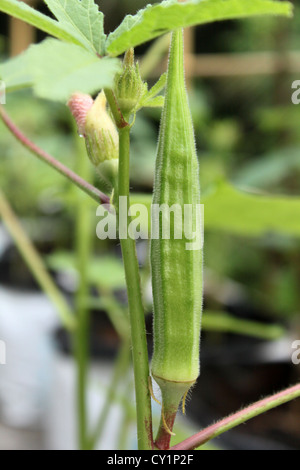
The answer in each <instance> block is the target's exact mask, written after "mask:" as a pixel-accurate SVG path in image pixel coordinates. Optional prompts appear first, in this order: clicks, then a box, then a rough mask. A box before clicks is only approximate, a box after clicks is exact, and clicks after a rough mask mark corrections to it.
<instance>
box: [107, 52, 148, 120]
mask: <svg viewBox="0 0 300 470" xmlns="http://www.w3.org/2000/svg"><path fill="white" fill-rule="evenodd" d="M146 90H147V85H146V84H145V83H144V82H143V80H142V78H141V74H140V69H139V64H138V63H137V62H136V63H134V50H133V49H132V48H131V49H129V50H128V51H127V52H126V54H125V57H124V61H123V72H122V73H121V74H119V75H117V77H116V82H115V95H116V98H117V100H118V103H119V106H120V110H121V112H122V114H125V115H130V114H132V113H133V112H134V111H135V110H136V108H137V107H138V104H139V102H140V100H141V98H142V96H143V95H144V93H145V91H146Z"/></svg>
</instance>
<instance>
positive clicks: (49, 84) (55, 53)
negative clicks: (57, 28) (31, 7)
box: [0, 38, 120, 102]
mask: <svg viewBox="0 0 300 470" xmlns="http://www.w3.org/2000/svg"><path fill="white" fill-rule="evenodd" d="M119 70H120V61H119V60H118V59H112V58H109V57H104V58H102V59H100V58H99V57H98V56H97V55H96V54H94V53H92V52H89V51H87V50H86V49H83V48H82V47H80V46H77V45H75V44H69V43H66V42H62V41H59V40H57V39H54V38H47V39H45V40H44V41H43V42H42V43H40V44H37V45H34V46H31V47H29V49H28V50H27V51H26V52H25V53H23V54H21V55H20V56H18V57H16V58H14V59H12V60H10V61H8V62H6V63H4V64H2V65H0V76H1V78H2V79H3V80H4V81H5V83H6V84H7V89H8V90H10V89H14V88H18V87H21V85H22V80H24V81H23V85H25V84H26V83H27V84H28V82H29V84H30V85H32V86H33V89H34V92H35V94H36V95H37V96H39V97H41V98H46V99H49V100H54V101H63V102H65V101H67V100H68V98H69V97H70V95H71V94H72V93H74V92H76V91H80V92H82V93H90V94H94V93H96V92H98V91H99V90H101V89H102V88H105V87H111V86H112V84H113V81H114V77H115V74H116V73H117V72H118V71H119Z"/></svg>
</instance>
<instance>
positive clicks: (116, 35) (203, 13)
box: [107, 0, 292, 56]
mask: <svg viewBox="0 0 300 470" xmlns="http://www.w3.org/2000/svg"><path fill="white" fill-rule="evenodd" d="M291 13H292V5H291V4H290V3H288V2H277V1H271V0H239V1H238V2H237V1H236V0H226V2H224V0H193V1H190V2H186V3H182V4H180V3H178V2H177V0H166V1H164V2H162V3H160V4H155V5H148V6H147V7H146V8H145V9H144V10H140V11H139V12H138V13H137V14H136V15H135V16H131V15H128V16H126V17H125V19H124V21H123V22H122V23H121V25H120V26H119V27H118V28H117V29H116V30H115V31H114V32H113V33H111V34H110V35H109V36H108V38H107V51H108V53H109V54H111V55H113V56H118V55H120V54H122V53H123V52H125V51H126V50H127V49H129V48H130V47H136V46H138V45H139V44H142V43H144V42H146V41H150V40H151V39H153V38H155V37H158V36H160V35H162V34H165V33H167V32H168V31H172V30H174V29H176V28H185V27H188V26H194V25H197V24H203V23H209V22H213V21H218V20H225V19H235V18H243V17H245V16H251V15H264V14H271V15H272V14H274V15H286V16H290V15H291Z"/></svg>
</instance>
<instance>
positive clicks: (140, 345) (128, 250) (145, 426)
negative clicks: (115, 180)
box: [117, 125, 153, 450]
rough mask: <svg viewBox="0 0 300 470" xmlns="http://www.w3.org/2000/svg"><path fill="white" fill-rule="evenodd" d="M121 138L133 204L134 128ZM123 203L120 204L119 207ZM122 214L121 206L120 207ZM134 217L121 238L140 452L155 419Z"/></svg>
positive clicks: (125, 183) (123, 192) (124, 186)
mask: <svg viewBox="0 0 300 470" xmlns="http://www.w3.org/2000/svg"><path fill="white" fill-rule="evenodd" d="M119 137H120V159H119V184H118V196H119V197H121V196H125V197H126V198H127V205H128V207H130V202H129V158H130V127H129V126H128V125H127V126H125V127H121V128H119ZM118 206H119V203H118V202H117V207H118ZM118 213H119V207H118ZM129 223H130V217H129V215H128V214H126V235H127V238H125V239H121V240H120V241H121V248H122V255H123V261H124V267H125V277H126V285H127V295H128V304H129V316H130V326H131V336H132V339H131V342H132V354H133V369H134V380H135V393H136V408H137V433H138V446H139V449H140V450H147V449H151V448H152V446H153V438H152V416H151V397H150V391H149V387H148V377H149V362H148V351H147V341H146V327H145V315H144V308H143V303H142V294H141V285H140V275H139V265H138V260H137V255H136V246H135V240H132V239H131V238H130V237H129V236H128V225H129Z"/></svg>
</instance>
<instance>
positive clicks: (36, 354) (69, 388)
mask: <svg viewBox="0 0 300 470" xmlns="http://www.w3.org/2000/svg"><path fill="white" fill-rule="evenodd" d="M30 3H31V4H33V3H34V5H35V7H36V8H38V9H39V10H40V11H43V12H44V13H46V12H47V8H46V6H45V5H44V4H43V3H42V2H39V1H38V0H35V1H31V2H30ZM146 3H149V2H145V1H144V0H123V1H122V2H119V1H117V0H109V1H108V0H102V2H101V9H102V11H104V13H105V19H106V21H105V27H106V32H107V33H109V32H110V31H112V30H114V28H115V27H116V26H117V25H118V24H119V22H120V21H121V20H122V18H123V17H124V16H125V14H127V13H133V14H134V13H135V12H136V11H137V10H138V9H139V8H142V7H144V6H145V5H146ZM150 3H154V2H150ZM0 25H1V29H0V31H1V32H0V58H1V61H4V60H6V59H7V58H8V57H11V56H14V55H16V54H19V53H20V52H22V51H23V50H25V49H26V48H27V47H28V46H29V45H30V44H31V43H32V42H36V41H40V40H42V39H43V38H44V36H43V34H42V33H41V32H38V31H36V30H34V28H31V27H30V26H28V25H25V24H23V23H21V22H20V21H18V20H15V19H11V18H9V17H8V16H6V15H4V14H0ZM299 26H300V9H299V8H298V6H297V5H296V10H295V17H294V18H293V19H292V20H285V19H278V18H255V19H251V20H243V21H227V22H220V23H215V24H212V25H206V26H202V27H198V28H193V29H189V30H187V31H186V36H185V45H186V49H185V53H186V80H187V87H188V91H189V94H190V103H191V109H192V113H193V118H194V123H195V136H196V142H197V148H198V153H199V161H200V175H201V187H202V195H203V202H204V204H206V200H207V208H208V209H207V211H208V223H207V225H206V226H205V243H204V259H205V298H204V319H203V333H202V344H201V376H200V379H199V380H198V384H197V386H196V387H195V388H194V390H193V393H192V395H191V398H190V400H189V403H188V406H187V414H186V416H185V417H182V416H181V417H180V418H179V420H178V423H177V425H176V428H175V432H176V437H175V438H174V442H176V439H177V440H179V439H180V438H182V437H185V436H188V435H189V434H190V433H191V432H193V431H197V430H198V429H200V428H201V427H204V426H206V425H208V424H210V423H211V422H213V421H215V420H217V419H219V418H221V417H222V416H225V415H227V414H229V413H232V412H233V411H235V410H238V409H240V408H241V407H242V406H245V405H247V404H249V403H250V402H252V401H255V400H257V399H259V398H261V397H262V396H265V395H267V394H271V393H273V392H275V391H278V390H280V389H282V388H284V387H287V386H288V385H291V384H293V383H296V382H297V381H299V371H300V365H296V364H293V362H292V359H291V356H292V353H293V349H292V343H293V341H295V340H297V339H300V317H299V311H300V242H299V237H300V214H299V213H298V211H297V210H294V211H287V210H286V208H287V207H290V206H288V205H289V201H290V199H288V198H280V197H279V196H289V197H292V198H293V201H295V202H296V203H297V202H299V201H300V106H296V105H293V104H292V103H291V94H292V89H291V86H292V82H293V81H294V80H297V79H300V39H299ZM167 43H168V39H167V38H163V39H162V40H159V41H156V42H155V43H148V44H146V46H144V47H140V48H137V50H136V55H137V56H139V57H140V58H141V62H140V63H141V70H142V73H143V75H144V77H147V79H148V81H149V84H154V83H155V81H156V80H157V79H158V78H159V76H160V74H161V73H162V72H163V71H165V69H166V59H167ZM5 109H6V110H7V112H8V113H9V114H10V116H11V117H12V118H13V120H14V121H15V122H16V123H17V124H18V126H19V127H20V128H21V129H22V130H23V131H24V132H25V134H26V135H28V136H30V138H31V139H32V140H33V141H35V142H36V143H37V144H38V145H39V146H40V147H41V148H43V149H45V150H47V151H48V152H49V153H51V154H53V155H54V156H55V157H56V158H58V159H59V160H60V161H62V162H63V163H65V164H66V165H67V166H69V167H71V168H73V169H74V170H76V171H78V172H79V173H81V174H82V175H84V176H86V177H87V178H88V179H89V180H90V181H92V182H94V183H95V184H97V178H96V177H95V176H94V175H93V170H92V168H91V167H90V166H89V162H88V160H87V158H85V156H84V149H83V145H82V142H81V141H80V140H79V138H78V136H77V135H76V132H74V125H73V123H72V120H71V117H70V113H69V110H68V108H67V107H66V106H63V105H61V104H55V103H53V102H48V101H45V100H40V99H37V98H35V97H34V96H32V94H31V93H30V92H29V91H22V92H21V91H20V92H14V93H11V94H9V95H8V96H7V104H6V106H5ZM159 119H160V110H159V109H150V110H149V109H145V110H142V111H141V112H140V113H139V114H138V116H137V120H136V124H135V126H134V128H133V132H132V162H131V165H132V166H131V186H132V191H133V192H139V193H141V192H143V193H148V194H151V191H152V185H153V170H154V162H155V152H156V143H157V134H158V126H159ZM0 148H1V160H0V188H1V191H2V192H3V196H1V198H3V200H2V204H1V203H0V340H2V341H4V342H5V346H6V365H0V449H19V450H21V449H35V450H38V449H75V448H77V435H78V422H77V417H76V416H77V411H76V389H77V390H78V386H80V378H78V374H77V372H76V365H75V362H74V360H73V356H72V350H73V349H74V348H73V347H74V345H75V351H77V352H78V349H76V348H78V342H80V341H83V343H84V342H85V339H84V338H85V335H84V331H83V336H81V339H80V338H78V337H77V338H75V339H74V337H72V335H70V334H69V333H67V332H66V330H65V329H64V328H63V327H62V325H61V324H60V322H59V320H58V316H57V305H55V302H54V303H53V302H51V301H50V300H49V298H48V296H47V295H45V293H43V291H42V290H41V289H40V287H39V285H38V283H37V282H36V278H35V276H34V275H33V274H32V269H29V267H28V263H26V262H25V261H24V253H23V255H22V250H21V251H20V246H19V248H18V246H17V244H16V239H17V233H16V232H18V231H20V230H24V232H25V233H26V234H27V235H28V236H29V238H30V240H31V241H32V242H33V244H34V246H35V248H36V250H37V254H38V256H39V257H40V258H41V259H42V261H43V263H44V265H45V266H46V267H47V269H48V271H49V273H50V274H51V277H52V279H53V281H54V284H55V286H56V287H57V288H58V289H59V291H60V292H62V293H63V296H64V299H66V301H67V303H68V305H69V306H70V307H71V308H72V309H74V311H75V312H79V313H81V314H83V317H84V318H87V317H88V318H89V320H88V321H86V322H85V323H84V325H85V328H86V331H87V334H86V338H87V342H88V349H89V351H90V367H89V372H88V375H87V377H86V380H87V403H88V415H89V421H90V423H89V426H90V427H91V429H93V428H94V429H95V432H94V444H95V446H96V448H98V449H116V448H128V449H129V448H136V431H135V424H134V420H135V409H134V406H133V404H134V400H133V396H134V395H133V393H134V392H133V381H132V371H131V365H130V357H129V355H128V351H129V349H128V347H126V346H128V328H127V304H126V290H125V281H124V275H123V266H122V261H121V253H120V247H119V244H118V243H117V242H114V241H100V240H98V239H97V238H96V236H95V230H96V224H97V218H96V217H95V205H94V203H93V202H90V201H89V200H88V199H87V198H85V197H81V196H80V194H79V193H80V191H79V190H77V189H76V188H73V186H72V185H71V184H70V183H69V182H67V181H66V180H65V179H64V178H63V177H61V176H60V175H58V174H56V173H55V172H54V171H53V170H52V169H51V168H48V167H47V166H46V165H45V164H44V163H42V162H40V161H38V159H36V158H35V157H34V156H32V155H31V154H30V153H29V152H28V151H27V150H25V149H24V148H22V147H21V146H20V144H19V143H18V142H17V141H15V139H14V138H13V137H12V136H11V135H10V134H9V132H8V131H7V130H6V129H5V127H4V126H3V124H2V123H0ZM83 162H86V163H83ZM234 188H235V190H234V191H233V189H234ZM242 191H248V192H249V194H250V195H249V196H247V197H244V196H243V193H242ZM266 194H269V195H272V196H273V197H274V204H273V205H272V206H269V205H267V206H264V205H263V206H262V205H260V206H259V207H260V210H259V211H258V213H257V212H256V209H257V207H258V206H257V204H258V203H257V200H259V195H261V196H262V197H265V195H266ZM276 198H278V200H279V199H280V201H281V203H282V202H284V203H285V204H286V205H284V206H282V205H280V204H278V207H277V206H276V200H277V199H276ZM4 199H5V204H4ZM224 201H226V204H227V205H226V204H225V206H224V207H225V209H224V210H225V212H223V210H217V209H218V207H220V208H222V207H223V206H222V202H224ZM0 202H1V201H0ZM8 204H9V206H10V209H9V210H6V211H5V209H4V206H5V207H6V208H7V205H8ZM210 204H211V205H210ZM210 207H212V209H209V208H210ZM231 207H233V208H234V210H233V212H231V210H230V208H231ZM295 207H298V208H300V205H298V206H297V205H296V206H295ZM1 208H2V209H1ZM213 209H215V210H213ZM226 210H227V212H226ZM205 211H206V206H205ZM251 211H252V212H251ZM264 211H265V212H264ZM270 211H271V213H270ZM250 212H251V213H252V216H250V217H249V216H248V215H249V213H250ZM13 213H15V216H17V217H18V219H19V222H20V223H21V226H20V227H19V226H17V228H16V226H15V225H14V229H10V230H8V229H7V225H8V222H9V220H10V221H11V220H12V219H13V217H15V216H14V215H13ZM257 214H258V215H257ZM270 217H271V218H274V220H276V224H275V225H276V227H275V228H274V227H272V229H270V228H269V227H268V225H267V222H266V223H265V225H264V221H266V220H269V219H270ZM1 218H2V219H3V220H2V222H1ZM228 218H229V219H230V221H229V222H228V223H227V222H226V221H227V220H228ZM205 220H206V219H205ZM3 221H5V222H6V223H5V224H4V222H3ZM290 225H292V226H293V229H290V228H289V227H290ZM82 227H85V228H87V230H83V229H82ZM253 227H256V228H257V227H258V228H257V230H256V229H253ZM83 246H85V247H86V252H85V254H84V255H83V257H82V252H84V251H85V250H84V248H82V247H83ZM138 256H139V262H140V266H141V273H142V284H143V291H144V302H145V305H146V306H147V329H148V333H149V334H148V342H149V351H150V353H151V348H152V338H151V324H152V319H151V310H152V305H151V285H150V280H149V259H148V243H147V242H146V241H139V242H138ZM80 260H81V261H80ZM84 260H85V261H86V260H88V263H86V265H85V270H84V272H85V279H84V283H86V285H87V287H86V290H84V289H83V291H82V289H81V276H82V271H81V270H80V266H82V264H80V263H84ZM81 346H82V344H81ZM79 349H80V347H79ZM80 350H81V352H82V351H83V353H84V347H83V350H82V349H80ZM79 354H80V352H79ZM77 357H78V356H77ZM153 409H154V417H155V423H157V420H158V418H159V413H160V410H159V407H158V405H156V404H154V407H153ZM299 419H300V401H299V400H296V401H294V402H291V403H289V404H287V405H284V406H282V407H280V408H278V409H275V410H273V411H270V412H268V413H267V414H265V415H261V416H260V417H258V418H256V419H254V420H252V421H250V422H249V423H247V425H245V426H240V427H238V428H236V429H235V430H233V431H231V432H229V433H226V434H224V435H223V436H222V437H220V438H219V439H217V440H215V441H214V442H213V443H212V444H210V445H209V446H208V448H221V449H224V448H225V449H243V450H248V449H249V450H253V449H264V450H272V449H299V442H300V428H299Z"/></svg>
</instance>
